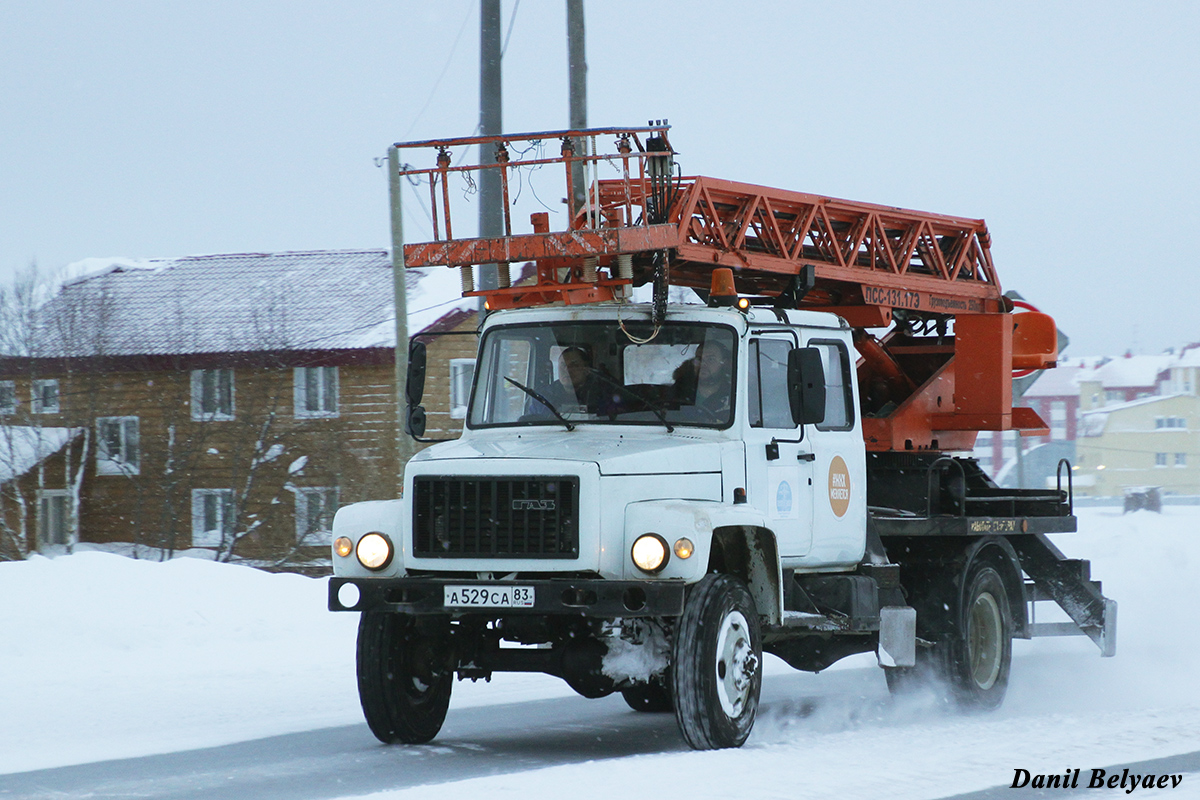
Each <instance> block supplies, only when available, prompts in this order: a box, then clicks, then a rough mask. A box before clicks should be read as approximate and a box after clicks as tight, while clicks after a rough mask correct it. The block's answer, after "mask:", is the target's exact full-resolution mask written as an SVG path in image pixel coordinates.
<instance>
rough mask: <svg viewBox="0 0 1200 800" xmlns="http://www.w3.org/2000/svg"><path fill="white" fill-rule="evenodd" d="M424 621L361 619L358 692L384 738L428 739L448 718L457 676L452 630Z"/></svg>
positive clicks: (370, 615) (377, 735) (386, 616)
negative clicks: (421, 623)
mask: <svg viewBox="0 0 1200 800" xmlns="http://www.w3.org/2000/svg"><path fill="white" fill-rule="evenodd" d="M423 627H424V628H425V630H422V629H420V628H419V627H418V625H417V621H416V620H415V619H414V618H413V617H407V616H404V615H401V614H380V613H364V614H363V615H362V618H361V619H360V620H359V623H358V658H357V662H358V697H359V700H360V702H361V703H362V709H363V715H364V716H365V717H366V718H367V725H368V726H369V727H370V728H371V733H373V734H375V738H377V739H379V741H381V742H385V743H387V744H420V743H423V742H428V741H429V740H430V739H432V738H433V737H435V736H437V734H438V731H440V730H441V729H442V723H443V722H444V721H445V719H446V709H447V708H448V707H449V705H450V689H451V686H452V685H453V680H454V670H453V666H452V658H451V649H450V646H449V630H448V629H447V630H444V631H439V630H437V629H436V628H437V626H436V625H435V626H433V629H430V628H429V626H428V625H424V626H423ZM447 628H448V626H447Z"/></svg>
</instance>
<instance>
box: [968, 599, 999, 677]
mask: <svg viewBox="0 0 1200 800" xmlns="http://www.w3.org/2000/svg"><path fill="white" fill-rule="evenodd" d="M1002 630H1003V620H1002V619H1001V618H1000V605H999V604H998V603H997V602H996V598H995V597H993V596H992V595H991V593H989V592H984V593H982V594H980V595H979V596H978V597H976V598H975V602H974V603H973V604H972V605H971V618H970V621H969V623H968V630H967V643H968V647H969V652H968V656H969V658H970V666H971V679H972V680H974V681H975V685H976V686H978V687H979V688H980V689H990V688H992V686H993V685H994V684H995V683H996V679H997V678H999V677H1000V668H1001V665H1002V663H1003V656H1002V652H1001V651H1002V650H1003V646H1004V643H1003V641H1002V633H1001V631H1002Z"/></svg>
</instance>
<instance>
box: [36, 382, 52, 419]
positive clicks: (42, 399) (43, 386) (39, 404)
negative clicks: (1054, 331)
mask: <svg viewBox="0 0 1200 800" xmlns="http://www.w3.org/2000/svg"><path fill="white" fill-rule="evenodd" d="M33 413H35V414H57V413H58V381H56V380H54V379H50V380H41V381H34V382H33Z"/></svg>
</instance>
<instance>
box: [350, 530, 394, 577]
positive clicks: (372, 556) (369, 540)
mask: <svg viewBox="0 0 1200 800" xmlns="http://www.w3.org/2000/svg"><path fill="white" fill-rule="evenodd" d="M355 553H356V555H358V563H360V564H362V565H363V566H364V567H366V568H367V569H375V570H379V569H383V568H384V567H386V566H387V565H388V564H390V563H392V543H391V540H389V539H388V538H387V537H386V536H384V535H383V534H382V533H368V534H367V535H366V536H364V537H362V538H361V539H359V540H358V548H357V549H356V550H355Z"/></svg>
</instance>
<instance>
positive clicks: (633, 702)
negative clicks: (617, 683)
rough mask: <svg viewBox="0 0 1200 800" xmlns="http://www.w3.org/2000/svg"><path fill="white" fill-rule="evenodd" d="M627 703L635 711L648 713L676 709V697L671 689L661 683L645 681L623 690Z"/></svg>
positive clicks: (622, 694)
mask: <svg viewBox="0 0 1200 800" xmlns="http://www.w3.org/2000/svg"><path fill="white" fill-rule="evenodd" d="M621 696H622V697H624V698H625V703H626V705H628V706H629V707H630V708H632V709H633V710H634V711H642V712H645V713H647V714H665V713H667V712H670V711H674V710H675V699H674V698H673V697H671V690H670V688H668V687H667V686H665V685H664V684H661V683H643V684H639V685H638V686H632V687H630V688H628V689H622V690H621Z"/></svg>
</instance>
